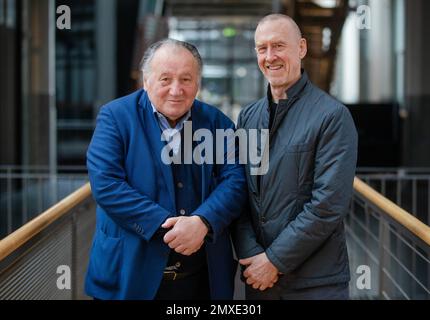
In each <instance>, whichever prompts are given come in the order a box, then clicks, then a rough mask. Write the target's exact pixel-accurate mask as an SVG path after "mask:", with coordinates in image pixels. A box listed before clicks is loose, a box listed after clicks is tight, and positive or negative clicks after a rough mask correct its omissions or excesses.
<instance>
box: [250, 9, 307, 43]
mask: <svg viewBox="0 0 430 320" xmlns="http://www.w3.org/2000/svg"><path fill="white" fill-rule="evenodd" d="M277 20H281V21H285V22H286V23H288V24H289V26H290V28H291V31H293V33H294V34H295V36H296V37H297V39H301V38H302V32H301V31H300V28H299V26H298V25H297V23H296V22H295V21H294V20H293V19H292V18H291V17H289V16H287V15H285V14H281V13H273V14H269V15H267V16H265V17H263V18H262V19H261V20H260V21H259V22H258V25H257V29H258V28H259V27H260V26H262V25H263V24H265V23H267V22H272V21H277Z"/></svg>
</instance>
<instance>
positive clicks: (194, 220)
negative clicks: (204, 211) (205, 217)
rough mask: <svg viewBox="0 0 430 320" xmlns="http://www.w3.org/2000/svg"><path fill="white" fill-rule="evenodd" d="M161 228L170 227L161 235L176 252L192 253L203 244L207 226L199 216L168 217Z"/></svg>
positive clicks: (187, 254)
mask: <svg viewBox="0 0 430 320" xmlns="http://www.w3.org/2000/svg"><path fill="white" fill-rule="evenodd" d="M161 227H162V228H165V229H169V228H171V229H170V230H169V231H168V232H167V233H166V234H165V235H164V237H163V240H164V242H165V243H166V244H167V245H168V246H169V247H170V248H171V249H173V250H175V251H176V252H177V253H180V254H183V255H185V256H189V255H192V254H193V253H194V252H196V251H197V250H199V249H200V247H201V246H202V245H203V242H204V239H205V236H206V234H207V233H208V231H209V230H208V227H207V226H206V225H205V224H204V223H203V221H202V220H201V219H200V217H199V216H182V217H174V218H168V219H167V220H166V221H165V222H164V223H163V224H162V225H161Z"/></svg>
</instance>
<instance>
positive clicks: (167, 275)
mask: <svg viewBox="0 0 430 320" xmlns="http://www.w3.org/2000/svg"><path fill="white" fill-rule="evenodd" d="M193 274H195V272H176V271H164V272H163V280H167V281H173V280H180V279H184V278H186V277H189V276H191V275H193Z"/></svg>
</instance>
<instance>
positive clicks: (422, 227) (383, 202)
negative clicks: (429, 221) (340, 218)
mask: <svg viewBox="0 0 430 320" xmlns="http://www.w3.org/2000/svg"><path fill="white" fill-rule="evenodd" d="M354 190H355V191H356V192H358V193H359V194H360V195H362V196H363V197H364V198H365V199H366V200H368V201H369V202H371V203H372V204H373V205H375V206H376V207H377V208H379V209H380V210H381V211H382V212H384V213H386V214H387V215H389V216H390V217H391V218H393V219H394V220H395V221H397V222H398V223H399V224H401V225H402V226H404V227H405V228H406V229H408V230H409V231H410V232H412V233H413V234H415V235H416V236H417V237H418V238H420V239H421V240H422V241H424V242H425V243H426V244H427V245H429V246H430V227H429V226H428V225H426V224H424V223H422V222H421V221H419V220H418V219H417V218H415V217H414V216H413V215H411V214H410V213H409V212H407V211H406V210H404V209H402V208H401V207H399V206H398V205H396V204H395V203H394V202H392V201H391V200H389V199H387V198H386V197H384V196H383V195H381V194H380V193H379V192H377V191H375V189H373V188H372V187H370V186H369V185H368V184H366V183H364V182H363V181H362V180H361V179H359V178H357V177H356V178H355V179H354Z"/></svg>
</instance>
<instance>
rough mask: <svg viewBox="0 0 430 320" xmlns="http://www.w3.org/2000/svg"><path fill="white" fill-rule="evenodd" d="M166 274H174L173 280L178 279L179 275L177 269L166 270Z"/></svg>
mask: <svg viewBox="0 0 430 320" xmlns="http://www.w3.org/2000/svg"><path fill="white" fill-rule="evenodd" d="M164 274H169V275H171V274H173V279H172V280H176V276H177V275H178V273H177V272H176V271H164Z"/></svg>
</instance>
